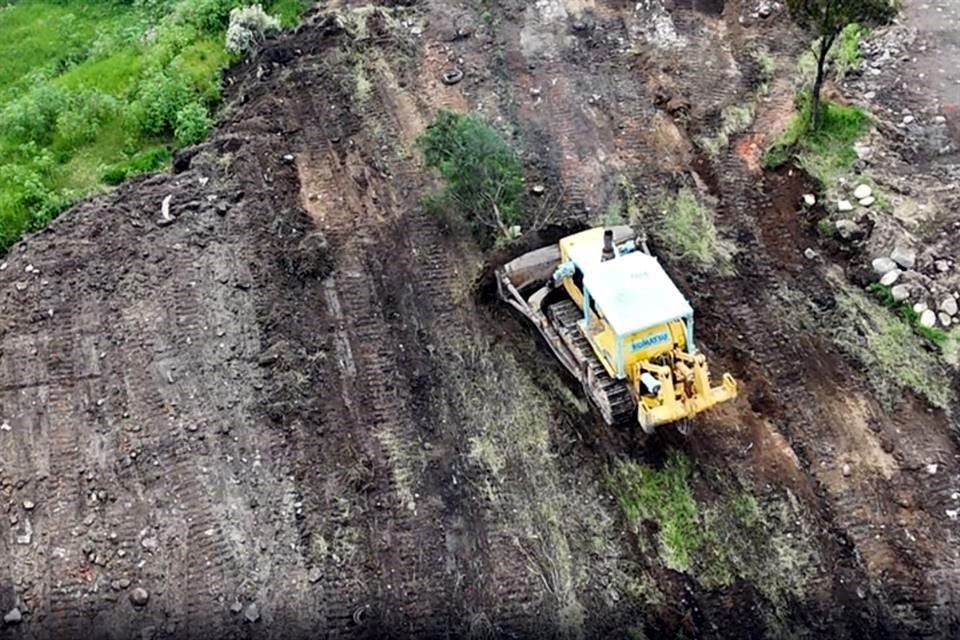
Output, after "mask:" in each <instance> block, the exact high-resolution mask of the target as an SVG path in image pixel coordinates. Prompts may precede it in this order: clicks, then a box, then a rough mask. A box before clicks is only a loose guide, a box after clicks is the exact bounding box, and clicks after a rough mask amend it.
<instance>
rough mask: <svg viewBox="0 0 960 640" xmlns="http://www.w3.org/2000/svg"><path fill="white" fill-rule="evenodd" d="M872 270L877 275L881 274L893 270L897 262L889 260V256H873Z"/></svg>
mask: <svg viewBox="0 0 960 640" xmlns="http://www.w3.org/2000/svg"><path fill="white" fill-rule="evenodd" d="M872 266H873V272H874V273H876V274H877V275H878V276H882V275H883V274H885V273H888V272H890V271H893V270H894V269H896V268H897V263H896V262H894V261H893V260H891V259H890V258H883V257H881V258H874V260H873V263H872Z"/></svg>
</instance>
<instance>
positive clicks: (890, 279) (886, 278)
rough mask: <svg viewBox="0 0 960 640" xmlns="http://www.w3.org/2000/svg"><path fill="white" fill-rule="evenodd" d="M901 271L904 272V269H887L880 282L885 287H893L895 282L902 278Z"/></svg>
mask: <svg viewBox="0 0 960 640" xmlns="http://www.w3.org/2000/svg"><path fill="white" fill-rule="evenodd" d="M901 273H903V271H900V269H891V270H890V271H887V272H886V273H885V274H883V277H881V278H880V284H882V285H883V286H885V287H892V286H893V284H894V283H895V282H896V281H897V280H899V279H900V274H901Z"/></svg>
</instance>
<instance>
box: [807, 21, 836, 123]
mask: <svg viewBox="0 0 960 640" xmlns="http://www.w3.org/2000/svg"><path fill="white" fill-rule="evenodd" d="M836 38H837V34H836V33H830V34H826V35H824V36H823V37H822V38H821V39H820V55H819V56H818V57H817V79H816V80H814V82H813V95H812V96H811V100H810V131H811V132H814V131H816V130H817V129H818V128H819V127H820V90H821V89H823V79H824V76H825V75H826V66H827V54H828V53H830V47H832V46H833V41H834V40H836Z"/></svg>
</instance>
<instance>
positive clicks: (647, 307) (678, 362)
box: [496, 225, 737, 434]
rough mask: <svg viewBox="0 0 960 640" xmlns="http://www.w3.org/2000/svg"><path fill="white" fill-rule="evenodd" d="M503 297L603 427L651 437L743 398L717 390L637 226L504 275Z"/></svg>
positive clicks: (544, 253) (569, 244) (566, 245)
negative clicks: (577, 386) (632, 427)
mask: <svg viewBox="0 0 960 640" xmlns="http://www.w3.org/2000/svg"><path fill="white" fill-rule="evenodd" d="M496 284H497V295H498V297H499V298H500V299H501V300H503V301H505V302H506V303H508V304H509V305H511V306H512V307H514V308H515V309H517V310H518V311H519V312H520V313H522V314H523V315H524V316H525V317H526V318H527V319H528V320H530V321H531V322H532V323H533V324H534V325H535V326H536V327H537V329H538V330H539V332H540V333H541V335H542V336H543V337H544V339H545V340H546V342H547V344H548V345H549V346H550V349H551V350H552V351H553V353H554V354H555V355H556V357H557V358H558V359H559V360H560V362H561V363H562V364H563V366H564V367H565V368H566V369H567V371H569V372H570V374H572V375H573V376H574V377H575V378H576V379H577V380H579V382H580V383H581V384H582V386H583V389H584V392H585V394H586V395H587V397H588V398H589V399H590V400H591V402H592V403H593V404H594V405H595V406H596V407H597V409H598V410H599V412H600V414H601V415H602V416H603V419H604V421H605V422H606V423H607V424H608V425H610V426H614V425H623V424H627V423H631V422H632V421H633V420H636V421H637V422H639V425H640V427H641V428H642V429H643V431H644V432H645V433H647V434H651V433H653V432H654V431H655V430H656V428H657V427H658V426H660V425H664V424H668V423H674V422H677V421H681V420H685V419H687V418H691V417H693V416H695V415H697V414H699V413H701V412H703V411H706V410H708V409H710V408H711V407H714V406H715V405H717V404H719V403H722V402H726V401H728V400H732V399H733V398H735V397H736V396H737V382H736V380H734V378H733V376H731V375H730V374H729V373H724V374H723V376H722V379H721V381H720V384H719V385H716V386H713V385H712V383H711V381H710V372H709V367H708V365H707V360H706V356H705V355H704V354H703V353H701V352H699V351H698V350H697V348H696V346H695V343H694V333H693V309H692V308H691V306H690V304H689V302H688V301H687V299H686V298H685V297H684V295H683V294H682V293H681V292H680V290H679V289H678V288H677V286H676V284H674V282H673V280H671V278H670V276H669V275H668V274H667V272H666V271H665V270H664V268H663V266H662V265H661V264H660V262H659V260H657V258H656V257H655V256H653V255H652V254H651V253H650V251H649V249H648V246H647V242H646V238H645V236H644V235H643V234H639V235H638V234H635V233H634V231H633V229H632V228H631V227H630V226H628V225H618V226H613V227H609V228H607V227H595V228H592V229H587V230H585V231H580V232H577V233H573V234H571V235H568V236H566V237H563V238H561V239H560V240H559V242H558V243H556V244H551V245H548V246H545V247H542V248H540V249H536V250H534V251H531V252H529V253H526V254H524V255H522V256H520V257H518V258H515V259H514V260H511V261H510V262H507V263H506V264H504V265H502V266H501V267H500V268H498V269H497V270H496Z"/></svg>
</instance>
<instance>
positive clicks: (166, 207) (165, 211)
mask: <svg viewBox="0 0 960 640" xmlns="http://www.w3.org/2000/svg"><path fill="white" fill-rule="evenodd" d="M172 199H173V194H170V195H168V196H166V197H165V198H164V199H163V202H162V203H161V204H160V219H159V220H157V224H158V225H160V226H161V227H165V226H167V225H168V224H170V223H172V222H173V221H175V220H176V218H174V217H173V216H172V215H170V201H171V200H172Z"/></svg>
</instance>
